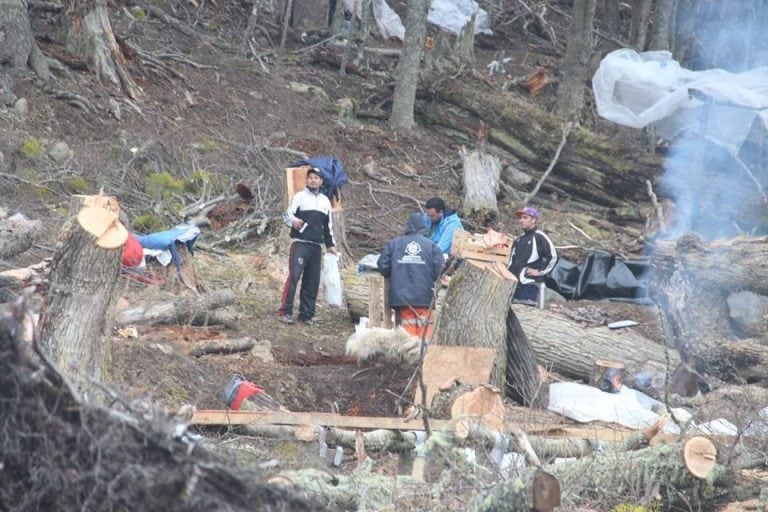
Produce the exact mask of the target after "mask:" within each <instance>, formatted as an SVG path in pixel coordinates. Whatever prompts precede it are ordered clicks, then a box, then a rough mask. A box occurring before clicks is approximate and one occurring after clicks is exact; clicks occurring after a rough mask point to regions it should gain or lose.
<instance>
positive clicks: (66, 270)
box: [40, 196, 125, 392]
mask: <svg viewBox="0 0 768 512" xmlns="http://www.w3.org/2000/svg"><path fill="white" fill-rule="evenodd" d="M92 198H101V199H104V200H107V199H108V198H104V197H102V196H90V197H88V198H86V200H88V199H92ZM112 204H113V205H115V206H116V204H117V203H116V201H115V202H114V203H112ZM104 209H107V208H104ZM73 210H74V209H73ZM115 218H116V217H115ZM122 229H123V231H124V229H125V228H122ZM60 238H61V247H60V248H59V249H58V251H57V252H56V254H55V255H54V258H53V263H52V266H51V277H50V286H49V291H48V295H47V297H46V302H45V307H44V309H43V313H42V315H41V317H40V323H41V329H40V330H41V333H40V341H41V346H42V347H43V350H44V351H45V353H46V354H47V356H48V357H49V358H50V359H51V360H52V361H53V362H54V363H55V364H57V366H58V367H59V369H60V370H61V371H62V372H63V373H64V374H66V375H69V376H71V377H73V378H74V380H75V382H76V383H77V384H78V385H79V388H80V390H81V391H83V392H87V391H89V390H92V389H93V386H92V382H91V379H93V380H96V381H98V382H102V381H104V380H105V379H104V377H105V372H106V369H107V367H108V362H109V360H110V359H111V343H112V342H111V339H110V330H111V328H112V315H113V312H114V306H115V301H116V298H117V296H116V293H115V292H116V289H117V279H118V277H119V275H120V259H121V255H122V244H120V246H118V247H115V248H103V247H100V246H99V245H97V244H96V240H97V239H96V238H95V237H94V235H93V234H91V233H90V232H88V231H86V230H85V229H84V228H83V227H82V226H81V224H80V222H79V221H78V220H77V219H75V218H74V217H72V218H70V219H69V220H68V221H67V223H66V224H65V226H64V227H63V228H62V230H61V235H60ZM124 241H125V240H123V242H124Z"/></svg>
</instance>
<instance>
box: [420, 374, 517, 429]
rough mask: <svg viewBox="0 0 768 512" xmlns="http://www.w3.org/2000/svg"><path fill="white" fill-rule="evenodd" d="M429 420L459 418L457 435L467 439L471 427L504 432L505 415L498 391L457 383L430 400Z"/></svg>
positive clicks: (486, 387) (484, 386)
mask: <svg viewBox="0 0 768 512" xmlns="http://www.w3.org/2000/svg"><path fill="white" fill-rule="evenodd" d="M430 417H433V418H437V419H458V420H459V421H458V422H457V424H456V435H457V437H459V438H462V439H464V438H466V437H467V436H468V435H469V432H470V430H471V428H472V426H474V425H476V426H480V427H482V428H484V429H486V430H489V431H491V432H503V431H504V426H505V425H506V413H505V411H504V403H503V401H502V399H501V391H500V390H499V389H498V388H494V387H492V386H488V385H480V386H472V385H468V384H460V385H457V386H454V387H452V388H450V389H447V390H445V391H442V392H440V393H437V394H436V395H434V396H433V397H432V405H431V406H430Z"/></svg>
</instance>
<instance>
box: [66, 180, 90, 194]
mask: <svg viewBox="0 0 768 512" xmlns="http://www.w3.org/2000/svg"><path fill="white" fill-rule="evenodd" d="M65 183H66V185H67V188H68V189H69V190H70V191H71V192H72V193H73V194H84V193H85V192H87V191H88V185H90V184H89V183H88V180H87V179H85V178H84V177H82V176H72V177H71V178H67V180H66V182H65Z"/></svg>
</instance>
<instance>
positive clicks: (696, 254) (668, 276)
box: [653, 235, 768, 382]
mask: <svg viewBox="0 0 768 512" xmlns="http://www.w3.org/2000/svg"><path fill="white" fill-rule="evenodd" d="M766 251H768V237H759V238H746V237H738V238H732V239H727V240H717V241H714V242H704V241H702V240H701V239H700V238H698V237H696V236H694V235H688V236H684V237H681V238H680V239H678V240H676V241H664V242H659V243H657V244H656V246H655V250H654V254H653V260H654V267H655V268H656V272H655V274H654V284H653V289H654V290H656V294H657V298H658V299H659V301H660V302H661V303H662V304H663V309H664V312H665V313H666V315H667V323H668V325H669V335H670V336H671V337H672V338H674V343H675V346H676V347H677V348H678V349H679V350H680V353H681V355H682V356H683V359H684V360H685V361H686V362H689V363H690V364H691V365H692V366H694V367H695V368H696V370H698V371H699V372H700V373H703V374H705V375H711V376H715V377H717V378H718V379H720V380H724V381H736V382H744V381H747V382H757V381H758V380H763V379H764V377H758V375H759V372H761V371H762V368H764V364H765V360H766V359H765V354H764V352H763V350H762V348H761V347H760V346H756V345H754V344H751V343H750V342H744V343H742V342H738V343H736V342H734V340H736V339H738V338H739V336H738V335H737V333H736V332H735V331H734V329H733V327H732V324H733V322H732V319H731V318H730V311H729V303H728V298H729V296H730V295H731V294H733V293H736V292H753V293H755V294H757V295H758V296H768V259H767V258H766V257H765V254H766ZM753 336H754V335H753ZM762 375H765V374H762Z"/></svg>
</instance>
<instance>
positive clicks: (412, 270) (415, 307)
mask: <svg viewBox="0 0 768 512" xmlns="http://www.w3.org/2000/svg"><path fill="white" fill-rule="evenodd" d="M428 236H429V227H428V226H427V223H426V221H425V220H424V216H423V214H421V213H414V214H413V215H411V218H410V219H408V223H407V224H406V227H405V234H404V235H403V236H400V237H398V238H395V239H394V240H390V241H389V242H387V245H385V246H384V249H382V250H381V254H380V255H379V261H378V267H379V271H380V272H381V273H382V275H384V277H389V279H390V281H389V305H390V306H391V307H393V308H394V309H395V317H396V319H397V323H398V325H402V326H403V328H405V330H406V331H408V332H409V333H410V334H413V335H415V336H421V335H422V334H425V337H426V338H429V337H431V334H432V328H431V326H430V325H429V323H430V319H429V306H430V305H431V304H432V294H433V290H432V289H433V287H434V285H435V282H436V281H437V279H438V278H439V277H440V272H441V271H442V269H443V263H444V258H443V253H442V251H441V250H440V247H439V246H438V245H437V244H436V243H435V242H433V241H432V240H430V239H429V238H428ZM425 326H426V330H425V329H424V327H425Z"/></svg>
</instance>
